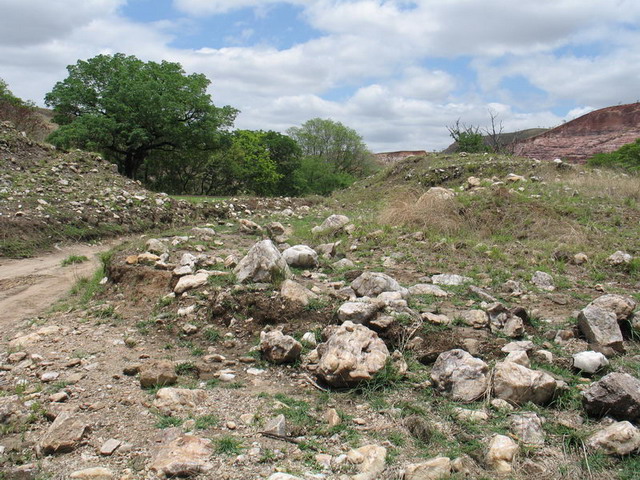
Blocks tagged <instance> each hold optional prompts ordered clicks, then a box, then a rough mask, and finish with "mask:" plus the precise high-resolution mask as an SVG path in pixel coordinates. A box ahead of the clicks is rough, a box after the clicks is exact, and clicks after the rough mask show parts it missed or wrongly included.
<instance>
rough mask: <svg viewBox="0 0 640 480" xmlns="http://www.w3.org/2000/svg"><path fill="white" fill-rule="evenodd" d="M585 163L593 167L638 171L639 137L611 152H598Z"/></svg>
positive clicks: (639, 156) (639, 167)
mask: <svg viewBox="0 0 640 480" xmlns="http://www.w3.org/2000/svg"><path fill="white" fill-rule="evenodd" d="M587 163H588V164H589V165H591V166H593V167H607V168H619V169H624V170H628V171H630V172H635V173H640V138H639V139H638V140H636V141H635V142H633V143H628V144H627V145H623V146H622V147H620V148H619V149H618V150H616V151H614V152H611V153H598V154H597V155H594V156H593V157H591V158H590V159H589V160H588V161H587Z"/></svg>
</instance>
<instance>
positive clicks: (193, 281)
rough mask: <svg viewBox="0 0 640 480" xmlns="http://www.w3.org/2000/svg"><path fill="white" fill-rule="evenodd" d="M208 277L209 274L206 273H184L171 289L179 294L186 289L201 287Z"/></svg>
mask: <svg viewBox="0 0 640 480" xmlns="http://www.w3.org/2000/svg"><path fill="white" fill-rule="evenodd" d="M208 279H209V275H208V274H207V273H197V274H195V275H185V276H183V277H180V280H178V283H176V286H175V287H174V288H173V291H174V292H175V293H176V294H178V295H180V294H181V293H184V292H186V291H187V290H193V289H194V288H198V287H201V286H202V285H204V284H205V283H207V280H208Z"/></svg>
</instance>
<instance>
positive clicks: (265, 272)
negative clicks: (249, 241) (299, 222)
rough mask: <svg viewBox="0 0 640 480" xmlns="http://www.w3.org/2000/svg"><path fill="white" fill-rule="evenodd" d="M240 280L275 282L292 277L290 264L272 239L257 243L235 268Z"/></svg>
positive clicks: (234, 271) (237, 277)
mask: <svg viewBox="0 0 640 480" xmlns="http://www.w3.org/2000/svg"><path fill="white" fill-rule="evenodd" d="M233 273H235V275H236V279H237V280H238V282H240V283H243V282H273V281H277V280H285V279H287V278H291V270H289V265H287V262H286V261H285V259H284V258H282V255H281V254H280V252H279V251H278V249H277V248H276V246H275V245H274V244H273V242H272V241H271V240H262V241H260V242H258V243H256V244H255V245H254V246H253V247H251V249H250V250H249V252H248V253H247V255H246V256H245V257H244V258H243V259H242V260H240V263H238V265H237V266H236V268H235V269H234V270H233Z"/></svg>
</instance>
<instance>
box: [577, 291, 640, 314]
mask: <svg viewBox="0 0 640 480" xmlns="http://www.w3.org/2000/svg"><path fill="white" fill-rule="evenodd" d="M589 305H592V306H595V307H600V308H602V309H603V310H608V311H610V312H613V313H615V314H616V318H617V319H618V320H619V321H620V320H627V319H629V318H630V317H631V314H632V313H633V311H634V310H635V308H636V307H637V305H638V304H637V302H636V301H635V300H634V299H633V298H631V297H628V296H626V295H616V294H607V295H602V296H600V297H598V298H596V299H595V300H594V301H593V302H591V303H590V304H589Z"/></svg>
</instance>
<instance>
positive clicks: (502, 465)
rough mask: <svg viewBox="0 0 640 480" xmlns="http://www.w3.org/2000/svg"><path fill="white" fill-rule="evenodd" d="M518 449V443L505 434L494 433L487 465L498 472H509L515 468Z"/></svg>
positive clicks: (488, 452)
mask: <svg viewBox="0 0 640 480" xmlns="http://www.w3.org/2000/svg"><path fill="white" fill-rule="evenodd" d="M517 451H518V444H517V443H516V442H514V441H513V440H512V439H511V438H509V437H507V436H505V435H494V436H493V438H492V439H491V441H490V442H489V450H488V451H487V456H486V462H487V466H488V467H489V468H491V469H492V470H494V471H495V472H498V473H509V472H511V470H512V469H513V466H512V463H513V459H514V457H515V455H516V452H517Z"/></svg>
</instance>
